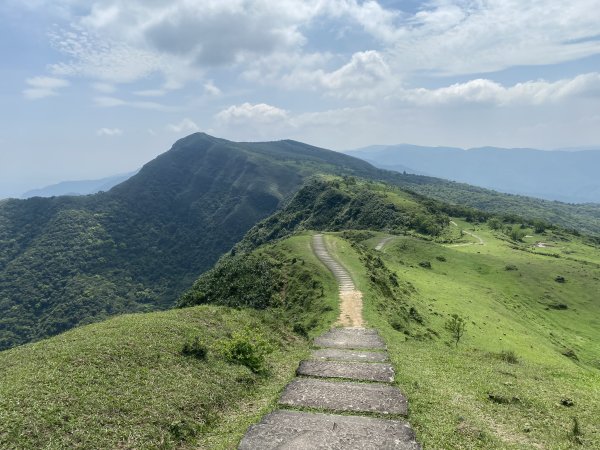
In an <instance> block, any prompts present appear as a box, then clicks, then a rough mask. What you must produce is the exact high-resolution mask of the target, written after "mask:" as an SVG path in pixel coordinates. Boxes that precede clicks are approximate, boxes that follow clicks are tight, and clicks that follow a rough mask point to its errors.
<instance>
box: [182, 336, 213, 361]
mask: <svg viewBox="0 0 600 450" xmlns="http://www.w3.org/2000/svg"><path fill="white" fill-rule="evenodd" d="M181 354H182V355H184V356H192V357H194V358H196V359H206V355H207V354H208V349H207V348H206V346H205V345H203V344H202V342H201V341H200V338H199V337H195V338H194V339H193V340H192V341H188V342H186V343H185V344H183V348H182V349H181Z"/></svg>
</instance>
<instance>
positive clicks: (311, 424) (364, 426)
mask: <svg viewBox="0 0 600 450" xmlns="http://www.w3.org/2000/svg"><path fill="white" fill-rule="evenodd" d="M420 448H421V446H420V445H419V444H418V443H417V442H416V441H415V433H414V432H413V430H412V429H411V428H410V426H409V425H408V424H407V423H406V422H404V421H400V420H388V419H375V418H371V417H356V416H339V415H333V414H314V413H305V412H298V411H283V410H279V411H275V412H273V413H271V414H269V415H267V416H265V417H264V418H263V420H262V421H261V422H260V423H259V424H257V425H253V426H251V427H250V429H249V430H248V432H247V433H246V435H245V436H244V439H242V442H241V443H240V446H239V449H240V450H275V449H277V450H308V449H314V450H379V449H390V450H392V449H393V450H419V449H420Z"/></svg>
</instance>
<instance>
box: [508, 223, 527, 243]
mask: <svg viewBox="0 0 600 450" xmlns="http://www.w3.org/2000/svg"><path fill="white" fill-rule="evenodd" d="M506 234H507V235H508V236H509V237H510V238H511V239H512V240H513V241H516V242H520V241H522V240H523V238H524V237H525V231H523V230H522V229H521V227H520V226H518V225H514V226H513V227H512V228H510V227H509V228H507V229H506Z"/></svg>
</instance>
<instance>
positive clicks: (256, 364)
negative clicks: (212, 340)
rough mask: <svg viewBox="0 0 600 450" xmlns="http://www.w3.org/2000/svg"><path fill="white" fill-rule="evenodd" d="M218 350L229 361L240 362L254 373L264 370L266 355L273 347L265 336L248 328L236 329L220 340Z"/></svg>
mask: <svg viewBox="0 0 600 450" xmlns="http://www.w3.org/2000/svg"><path fill="white" fill-rule="evenodd" d="M219 347H220V352H221V354H222V355H223V356H224V357H225V359H227V360H228V361H230V362H234V363H237V364H242V365H243V366H246V367H247V368H248V369H250V370H251V371H252V372H254V373H263V372H265V371H266V357H267V355H268V354H270V353H272V352H273V347H272V346H271V344H270V343H269V341H267V339H265V337H264V336H263V335H262V334H260V333H257V332H256V331H252V330H249V329H246V330H243V331H236V332H234V333H233V335H232V336H231V338H230V339H226V340H223V341H221V342H220V345H219Z"/></svg>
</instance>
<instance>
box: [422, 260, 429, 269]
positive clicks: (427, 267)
mask: <svg viewBox="0 0 600 450" xmlns="http://www.w3.org/2000/svg"><path fill="white" fill-rule="evenodd" d="M419 265H420V266H421V267H422V268H423V269H431V263H430V262H429V261H421V262H420V263H419Z"/></svg>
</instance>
